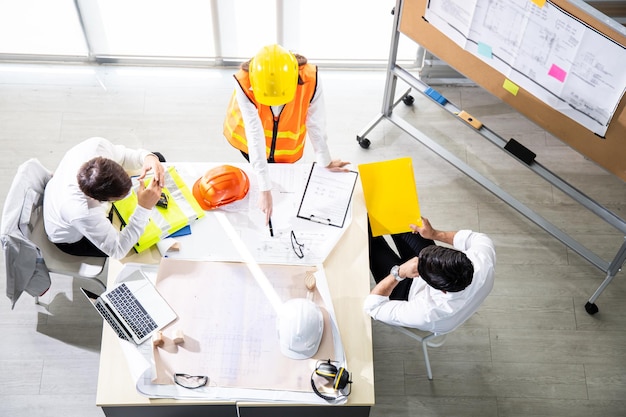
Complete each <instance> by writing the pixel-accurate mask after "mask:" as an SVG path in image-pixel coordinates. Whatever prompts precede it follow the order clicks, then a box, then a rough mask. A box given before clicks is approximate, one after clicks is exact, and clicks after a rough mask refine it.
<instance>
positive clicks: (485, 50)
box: [478, 42, 493, 59]
mask: <svg viewBox="0 0 626 417" xmlns="http://www.w3.org/2000/svg"><path fill="white" fill-rule="evenodd" d="M478 55H482V56H484V57H487V58H489V59H491V58H493V52H492V51H491V46H489V45H487V44H486V43H482V42H478Z"/></svg>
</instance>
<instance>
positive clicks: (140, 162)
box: [44, 138, 165, 259]
mask: <svg viewBox="0 0 626 417" xmlns="http://www.w3.org/2000/svg"><path fill="white" fill-rule="evenodd" d="M159 159H160V158H159V156H157V155H155V154H154V153H151V152H149V151H146V150H143V149H137V150H134V149H129V148H126V147H125V146H122V145H114V144H113V143H111V142H109V141H108V140H106V139H103V138H91V139H87V140H85V141H83V142H81V143H79V144H78V145H76V146H74V147H73V148H71V149H70V150H69V151H68V152H67V153H66V154H65V156H64V157H63V159H62V160H61V162H60V163H59V166H58V167H57V169H56V171H54V173H53V175H52V179H51V180H50V181H49V182H48V184H47V185H46V189H45V194H44V226H45V229H46V234H47V235H48V239H50V241H51V242H53V243H54V244H56V246H57V247H59V248H60V249H61V250H62V251H64V252H66V253H69V254H71V255H79V256H98V257H112V258H117V259H120V258H123V257H124V256H126V255H127V254H128V252H129V251H130V249H132V247H133V246H134V245H135V244H136V243H137V241H138V240H139V237H140V236H141V234H142V233H143V231H144V228H145V227H146V225H147V223H148V220H149V219H150V213H151V211H152V208H153V207H154V206H155V205H156V203H157V202H158V201H159V198H160V196H161V190H162V187H163V184H164V181H165V177H164V175H165V170H164V168H163V165H161V162H160V160H159ZM139 170H141V171H140V175H139V178H138V179H139V187H138V189H137V200H138V205H137V208H136V209H135V212H134V213H133V215H132V216H131V217H130V220H129V222H128V224H127V225H126V227H124V228H123V229H122V230H121V231H120V230H118V229H117V228H116V227H115V226H113V225H112V224H111V221H110V219H109V217H108V214H107V210H108V209H110V204H109V203H110V202H114V201H117V200H121V199H123V198H125V197H126V196H127V195H128V194H129V192H130V191H131V188H132V181H131V178H130V176H129V174H128V171H139ZM148 172H151V173H152V174H153V179H152V181H150V183H149V184H148V186H146V185H145V184H144V181H143V179H144V178H145V177H146V174H147V173H148Z"/></svg>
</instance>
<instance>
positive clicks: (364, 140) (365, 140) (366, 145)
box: [356, 136, 371, 149]
mask: <svg viewBox="0 0 626 417" xmlns="http://www.w3.org/2000/svg"><path fill="white" fill-rule="evenodd" d="M356 141H357V142H359V145H361V148H363V149H367V148H369V147H370V143H371V142H370V140H369V139H368V138H362V137H360V136H357V137H356Z"/></svg>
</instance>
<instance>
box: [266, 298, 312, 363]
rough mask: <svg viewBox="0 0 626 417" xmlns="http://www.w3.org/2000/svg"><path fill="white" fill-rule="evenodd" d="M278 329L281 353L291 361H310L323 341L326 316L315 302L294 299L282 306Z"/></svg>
mask: <svg viewBox="0 0 626 417" xmlns="http://www.w3.org/2000/svg"><path fill="white" fill-rule="evenodd" d="M277 327H278V340H279V343H280V351H281V353H282V354H283V355H285V356H287V357H288V358H291V359H308V358H310V357H311V356H313V355H315V353H316V352H317V349H318V348H319V346H320V342H321V341H322V334H323V333H324V316H323V315H322V311H321V310H320V308H319V307H318V306H317V304H315V303H314V302H313V301H311V300H307V299H306V298H292V299H291V300H289V301H287V302H286V303H284V304H283V305H282V309H281V311H280V312H279V314H278V320H277Z"/></svg>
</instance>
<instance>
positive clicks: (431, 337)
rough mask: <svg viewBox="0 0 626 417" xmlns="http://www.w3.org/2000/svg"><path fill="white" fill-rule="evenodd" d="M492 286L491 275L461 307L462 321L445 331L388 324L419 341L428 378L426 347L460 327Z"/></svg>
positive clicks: (441, 341) (438, 343) (431, 376)
mask: <svg viewBox="0 0 626 417" xmlns="http://www.w3.org/2000/svg"><path fill="white" fill-rule="evenodd" d="M492 287H493V277H491V279H489V280H487V281H486V282H485V283H484V284H483V286H482V287H481V288H480V289H479V290H478V291H477V292H476V293H475V295H474V296H473V297H472V299H471V300H470V301H469V302H468V303H467V304H466V305H465V306H464V307H463V310H464V317H465V319H464V320H463V321H462V322H460V323H458V324H456V326H455V327H454V328H453V329H450V330H448V331H446V332H440V333H433V332H428V331H423V330H418V329H413V328H409V327H402V326H393V325H390V326H391V327H393V328H394V329H396V330H398V331H399V332H401V333H404V334H405V335H407V336H409V337H410V338H412V339H415V340H417V341H418V342H420V343H421V345H422V351H423V352H424V362H425V363H426V373H427V375H428V379H431V380H432V379H433V372H432V370H431V367H430V359H429V357H428V348H429V347H439V346H441V345H443V343H444V342H445V338H446V335H448V334H450V333H452V332H453V331H455V330H456V329H458V328H459V327H461V326H462V325H463V323H465V321H467V320H469V318H470V317H471V316H473V315H474V314H475V313H476V311H478V309H479V308H480V306H481V305H482V303H483V302H484V301H485V299H486V298H487V296H488V295H489V293H490V292H491V289H492ZM468 313H469V314H468Z"/></svg>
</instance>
